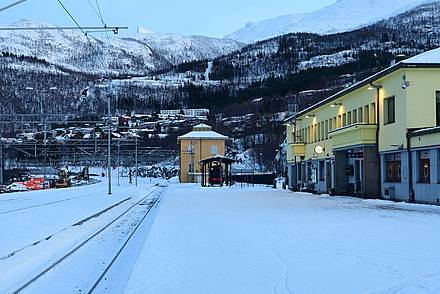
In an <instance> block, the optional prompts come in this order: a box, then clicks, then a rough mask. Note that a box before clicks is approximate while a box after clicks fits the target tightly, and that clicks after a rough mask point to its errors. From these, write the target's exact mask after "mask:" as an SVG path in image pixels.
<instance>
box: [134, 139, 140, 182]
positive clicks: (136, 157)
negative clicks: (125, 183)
mask: <svg viewBox="0 0 440 294" xmlns="http://www.w3.org/2000/svg"><path fill="white" fill-rule="evenodd" d="M137 136H138V134H137V132H135V133H134V140H135V152H136V154H135V165H136V187H137V185H138V173H139V168H138V138H137Z"/></svg>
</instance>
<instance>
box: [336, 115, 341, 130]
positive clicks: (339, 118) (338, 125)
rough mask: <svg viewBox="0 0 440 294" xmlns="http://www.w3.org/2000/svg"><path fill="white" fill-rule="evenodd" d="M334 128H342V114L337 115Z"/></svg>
mask: <svg viewBox="0 0 440 294" xmlns="http://www.w3.org/2000/svg"><path fill="white" fill-rule="evenodd" d="M336 128H337V129H339V128H342V115H338V123H337V124H336Z"/></svg>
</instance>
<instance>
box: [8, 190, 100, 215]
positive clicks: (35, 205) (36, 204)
mask: <svg viewBox="0 0 440 294" xmlns="http://www.w3.org/2000/svg"><path fill="white" fill-rule="evenodd" d="M95 195H96V192H95V193H88V194H83V195H80V196H75V197H68V198H62V199H58V200H54V201H48V202H41V203H35V204H33V205H29V206H24V207H17V208H14V209H9V210H3V211H0V215H4V214H10V213H14V212H20V211H24V210H29V209H34V208H39V207H44V206H50V205H52V204H59V203H63V202H67V201H72V200H77V199H81V198H85V197H89V196H95ZM34 199H35V198H27V199H25V200H23V202H24V201H32V200H34Z"/></svg>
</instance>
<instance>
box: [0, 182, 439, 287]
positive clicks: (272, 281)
mask: <svg viewBox="0 0 440 294" xmlns="http://www.w3.org/2000/svg"><path fill="white" fill-rule="evenodd" d="M171 182H174V184H172V185H170V186H169V187H168V188H165V187H161V186H165V185H159V186H155V185H154V184H155V182H154V181H153V182H150V181H149V179H140V180H139V186H138V187H136V186H135V185H133V184H131V185H130V184H129V183H128V181H127V179H126V178H125V179H123V180H122V181H121V186H120V187H118V186H116V185H114V186H113V188H114V191H113V195H112V196H108V195H107V182H106V180H105V179H103V182H101V183H99V184H96V185H91V186H84V187H78V188H72V189H66V190H51V191H39V192H28V193H16V194H8V195H1V196H0V233H1V236H2V239H1V242H0V272H1V273H2V274H1V275H0V293H12V292H13V291H15V290H17V289H20V287H21V286H23V285H26V283H27V282H28V281H29V280H30V279H32V278H33V277H36V276H37V275H38V274H39V273H41V271H42V270H43V269H46V268H48V267H49V266H51V265H52V264H54V262H56V261H57V260H59V258H60V257H63V256H65V255H66V253H68V252H70V251H71V250H72V249H74V248H76V247H77V246H79V245H81V244H82V243H83V242H84V241H85V240H88V239H89V238H90V237H91V236H92V235H94V234H95V233H96V232H97V231H101V232H102V233H99V235H98V237H96V238H92V239H91V241H90V242H87V243H86V244H85V245H84V246H82V247H81V248H80V249H79V250H77V251H75V252H73V253H72V254H71V255H69V256H67V257H66V258H64V259H63V260H62V261H61V262H59V263H58V264H57V265H56V266H55V267H54V268H53V269H50V270H48V272H47V273H45V274H44V275H42V276H41V277H39V278H38V279H37V280H36V281H35V282H34V283H32V284H30V286H29V287H26V288H25V289H24V290H23V293H85V292H88V291H89V290H90V289H91V288H92V287H93V286H94V283H95V282H96V281H97V279H98V278H99V277H103V279H102V280H101V282H100V283H99V284H96V286H97V287H96V288H94V289H95V290H94V293H122V292H124V293H154V294H160V293H166V294H173V293H178V294H187V293H188V294H193V293H194V294H195V293H204V294H205V293H210V294H214V293H222V294H223V293H253V294H254V293H264V294H266V293H279V294H281V293H338V294H339V293H411V294H412V293H440V267H439V262H440V250H439V249H440V236H439V234H438V228H439V227H440V207H437V206H427V205H411V204H404V203H393V202H387V201H378V200H362V199H356V198H348V197H330V196H314V195H310V194H304V193H292V192H288V191H284V190H274V189H271V188H269V187H264V186H256V187H245V188H240V187H232V188H201V187H199V186H198V185H194V184H188V185H182V184H177V183H175V182H176V181H175V180H173V181H171ZM114 183H116V181H114ZM162 192H163V193H162ZM107 208H108V209H107ZM106 209H107V210H106ZM124 211H130V212H129V213H127V214H123V212H124ZM100 212H101V213H100ZM97 213H98V214H97ZM94 214H96V215H94ZM119 215H121V217H120V218H117V219H116V220H115V221H114V222H111V221H112V220H114V219H115V218H116V217H117V216H119ZM144 220H145V221H144ZM107 224H108V225H107ZM104 226H105V227H104ZM135 228H136V230H135ZM131 235H132V236H133V238H131V239H130V241H127V242H126V240H128V236H131ZM123 245H124V246H125V245H126V247H122V246H123ZM121 248H123V250H122V251H120V254H119V255H118V256H117V258H115V256H116V255H115V254H116V253H117V252H118V251H119V250H121ZM114 258H115V259H114ZM109 265H111V267H108V266H109ZM107 269H108V271H107ZM104 271H105V272H104Z"/></svg>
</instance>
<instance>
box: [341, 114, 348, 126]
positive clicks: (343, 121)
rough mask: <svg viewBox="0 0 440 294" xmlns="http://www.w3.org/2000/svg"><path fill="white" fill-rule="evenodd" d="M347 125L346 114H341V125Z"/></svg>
mask: <svg viewBox="0 0 440 294" xmlns="http://www.w3.org/2000/svg"><path fill="white" fill-rule="evenodd" d="M346 126H347V114H346V113H344V114H343V115H342V127H346Z"/></svg>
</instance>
